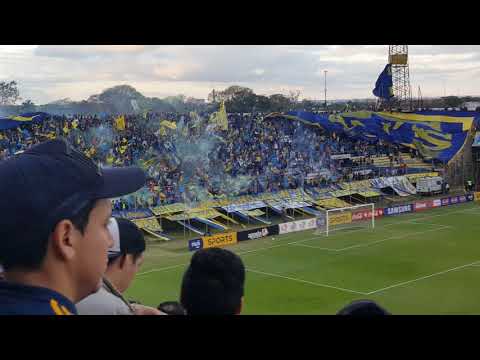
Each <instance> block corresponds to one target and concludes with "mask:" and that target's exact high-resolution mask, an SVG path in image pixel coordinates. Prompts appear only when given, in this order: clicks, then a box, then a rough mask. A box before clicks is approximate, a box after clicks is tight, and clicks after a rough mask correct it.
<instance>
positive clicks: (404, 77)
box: [388, 45, 412, 110]
mask: <svg viewBox="0 0 480 360" xmlns="http://www.w3.org/2000/svg"><path fill="white" fill-rule="evenodd" d="M388 63H389V64H390V65H391V66H392V81H393V94H394V98H393V99H392V100H391V101H390V102H391V105H393V106H394V107H398V108H400V109H402V110H412V92H411V89H410V70H409V66H408V45H389V46H388Z"/></svg>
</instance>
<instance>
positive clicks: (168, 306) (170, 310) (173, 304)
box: [157, 301, 187, 315]
mask: <svg viewBox="0 0 480 360" xmlns="http://www.w3.org/2000/svg"><path fill="white" fill-rule="evenodd" d="M157 309H158V310H160V311H162V312H164V313H165V314H167V315H187V312H186V311H185V309H184V308H183V306H182V304H180V303H179V302H177V301H165V302H163V303H161V304H160V305H158V307H157Z"/></svg>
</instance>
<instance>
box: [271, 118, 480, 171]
mask: <svg viewBox="0 0 480 360" xmlns="http://www.w3.org/2000/svg"><path fill="white" fill-rule="evenodd" d="M271 116H281V117H285V118H288V119H294V120H299V121H302V122H304V123H307V124H310V125H316V126H319V127H321V128H323V129H325V130H326V131H328V132H331V133H333V132H335V133H337V134H338V133H345V134H346V135H348V136H350V137H351V138H353V139H361V140H365V141H369V142H377V141H378V140H380V139H381V140H384V141H386V142H389V143H393V144H399V145H403V146H407V147H411V148H414V149H416V150H418V151H419V152H420V154H422V155H423V156H425V157H431V158H434V159H437V160H439V161H442V162H448V161H450V160H451V159H452V158H453V157H454V156H455V155H456V154H457V153H458V152H459V151H460V150H461V149H462V148H463V146H464V144H465V141H466V139H467V135H468V133H469V131H470V130H471V128H472V125H473V124H474V123H478V121H479V120H480V113H478V112H466V111H465V112H462V111H428V112H426V111H425V112H413V113H390V112H371V111H358V112H346V113H342V114H332V115H327V114H314V113H310V112H303V111H300V112H289V113H287V114H278V113H276V114H271V115H269V117H271Z"/></svg>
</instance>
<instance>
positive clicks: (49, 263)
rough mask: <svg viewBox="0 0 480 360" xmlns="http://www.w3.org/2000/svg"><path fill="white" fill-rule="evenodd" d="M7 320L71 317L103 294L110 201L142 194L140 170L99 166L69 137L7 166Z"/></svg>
mask: <svg viewBox="0 0 480 360" xmlns="http://www.w3.org/2000/svg"><path fill="white" fill-rule="evenodd" d="M0 179H1V181H0V198H1V199H2V201H0V264H2V266H3V268H4V271H5V272H4V275H5V279H6V281H0V315H10V314H19V315H21V314H26V315H28V314H31V315H37V314H38V315H70V314H76V313H77V309H76V307H75V305H74V304H75V303H77V302H79V301H81V300H82V299H83V298H85V297H87V296H88V295H90V294H92V293H95V292H96V291H97V290H98V289H99V288H100V286H101V279H102V276H103V274H104V273H105V270H106V268H107V261H108V258H107V252H108V249H109V247H110V246H112V238H111V236H110V234H109V232H108V228H107V227H108V223H109V220H110V216H111V211H112V209H111V202H110V200H109V199H110V198H114V197H119V196H123V195H126V194H129V193H132V192H135V191H137V190H138V189H140V188H141V187H142V186H143V185H144V184H145V181H146V179H145V174H144V173H143V171H142V170H141V169H139V168H137V167H127V168H103V169H102V168H99V167H98V166H97V165H96V164H95V163H94V162H93V161H92V160H90V159H89V158H87V157H86V156H85V155H83V154H82V153H80V152H79V151H76V150H75V149H73V148H72V147H71V146H70V145H69V144H68V143H67V142H65V141H63V140H52V141H47V142H43V143H41V144H38V145H36V146H33V147H32V148H30V149H28V150H26V151H25V152H23V153H22V154H18V155H15V156H14V157H12V158H10V159H7V160H2V161H0Z"/></svg>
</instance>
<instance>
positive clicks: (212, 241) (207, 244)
mask: <svg viewBox="0 0 480 360" xmlns="http://www.w3.org/2000/svg"><path fill="white" fill-rule="evenodd" d="M202 240H203V248H204V249H208V248H212V247H221V246H225V245H232V244H236V243H237V233H236V232H231V233H225V234H218V235H213V236H204V237H202Z"/></svg>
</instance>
